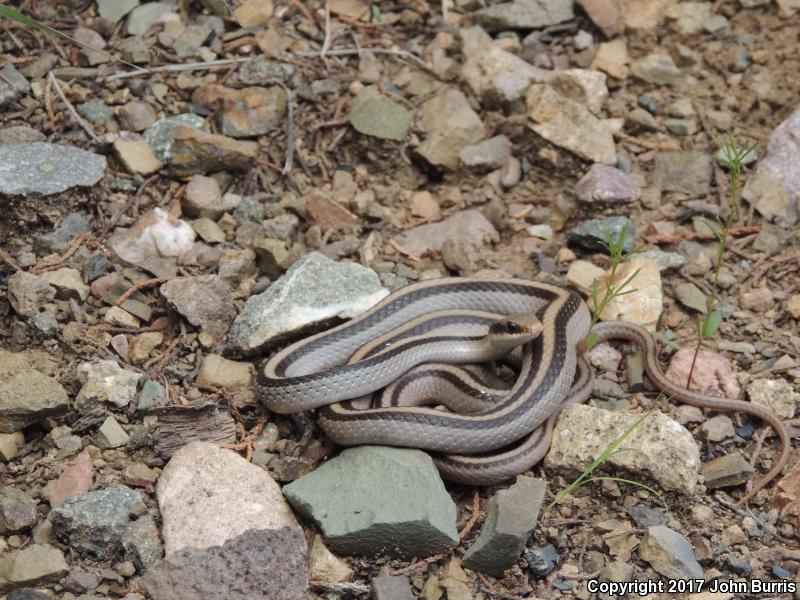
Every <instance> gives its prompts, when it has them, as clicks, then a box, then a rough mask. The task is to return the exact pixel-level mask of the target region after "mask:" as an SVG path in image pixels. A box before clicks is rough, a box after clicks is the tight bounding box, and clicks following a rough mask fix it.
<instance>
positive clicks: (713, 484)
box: [702, 452, 753, 490]
mask: <svg viewBox="0 0 800 600" xmlns="http://www.w3.org/2000/svg"><path fill="white" fill-rule="evenodd" d="M702 473H703V478H704V479H705V483H706V487H707V488H708V489H711V490H714V489H718V488H723V487H733V486H736V485H740V484H742V483H745V482H746V481H747V480H748V479H750V478H752V476H753V467H752V466H751V465H750V463H748V462H747V461H746V460H745V459H744V457H743V456H742V455H741V454H740V453H739V452H734V453H732V454H726V455H725V456H720V457H719V458H715V459H714V460H711V461H709V462H707V463H705V464H704V465H703V471H702Z"/></svg>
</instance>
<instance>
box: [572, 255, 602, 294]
mask: <svg viewBox="0 0 800 600" xmlns="http://www.w3.org/2000/svg"><path fill="white" fill-rule="evenodd" d="M605 273H606V272H605V271H603V269H601V268H600V267H597V266H595V265H593V264H592V263H590V262H589V261H586V260H576V261H574V262H572V263H571V264H570V265H569V269H568V270H567V275H566V278H567V281H568V282H569V283H571V284H572V285H574V286H575V287H576V288H578V289H579V290H580V291H581V292H583V293H584V294H587V295H590V294H591V293H592V284H593V282H594V281H595V280H598V285H599V283H600V279H601V278H603V277H605Z"/></svg>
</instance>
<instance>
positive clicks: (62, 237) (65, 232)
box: [33, 213, 92, 275]
mask: <svg viewBox="0 0 800 600" xmlns="http://www.w3.org/2000/svg"><path fill="white" fill-rule="evenodd" d="M91 230H92V227H91V225H90V224H89V221H88V220H87V219H86V217H85V216H84V215H82V214H81V213H69V214H68V215H67V216H66V217H65V218H64V220H63V221H61V222H60V223H59V224H58V225H57V226H56V227H55V229H53V231H51V232H50V233H47V234H45V235H40V236H39V237H37V238H36V239H35V240H34V242H33V248H34V250H36V251H37V252H39V253H41V254H47V253H50V252H59V253H60V252H63V251H64V250H66V249H67V246H68V245H69V243H70V242H71V241H72V240H73V239H74V238H75V236H77V235H78V234H79V233H82V232H84V231H86V232H89V231H91ZM46 274H47V273H44V275H46Z"/></svg>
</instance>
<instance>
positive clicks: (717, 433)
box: [700, 415, 736, 442]
mask: <svg viewBox="0 0 800 600" xmlns="http://www.w3.org/2000/svg"><path fill="white" fill-rule="evenodd" d="M700 433H702V434H703V437H705V438H706V439H707V440H708V441H709V442H721V441H722V440H726V439H728V438H732V437H733V436H734V435H736V432H735V431H734V430H733V421H731V418H730V417H728V416H727V415H717V416H716V417H711V418H710V419H709V420H708V421H706V422H705V423H703V424H702V425H701V426H700Z"/></svg>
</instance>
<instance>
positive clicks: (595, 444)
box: [545, 405, 700, 495]
mask: <svg viewBox="0 0 800 600" xmlns="http://www.w3.org/2000/svg"><path fill="white" fill-rule="evenodd" d="M640 417H641V415H628V414H620V413H616V412H611V411H607V410H603V409H599V408H593V407H590V406H585V405H577V406H570V407H567V408H566V409H565V410H564V411H563V412H562V413H561V415H560V416H559V418H558V422H557V423H556V427H555V430H554V432H553V442H552V445H551V446H550V451H549V452H548V453H547V456H546V457H545V464H546V466H547V467H548V468H551V469H555V470H558V471H560V472H563V473H567V474H569V475H572V474H574V473H580V471H581V470H583V469H584V468H585V467H587V466H589V465H590V464H591V463H592V461H593V460H594V459H595V457H596V456H597V455H598V454H599V453H600V452H602V451H603V450H604V449H605V448H608V447H609V446H610V445H611V444H612V443H613V441H614V440H615V439H616V438H617V437H619V436H620V435H621V434H622V432H624V431H626V430H627V429H628V428H629V427H630V426H631V425H633V423H635V422H636V421H637V420H638V419H639V418H640ZM625 447H626V448H632V449H634V451H631V452H619V453H617V454H612V455H611V456H610V457H609V458H608V460H607V461H606V463H605V465H608V466H613V467H617V468H619V469H623V470H624V471H626V472H628V473H631V474H632V475H634V476H635V479H637V481H638V480H641V479H642V478H646V479H650V480H652V481H655V482H657V483H658V485H659V486H660V487H661V488H663V489H666V490H675V491H678V492H680V493H682V494H686V495H691V494H693V493H694V490H695V488H696V486H697V472H698V470H699V467H700V455H699V452H698V449H697V445H696V444H695V442H694V439H693V438H692V435H691V434H690V433H689V432H688V431H687V430H686V429H685V428H684V427H682V426H681V425H679V424H678V423H677V422H676V421H673V420H672V419H670V418H668V417H667V416H665V415H663V414H662V413H660V412H655V413H653V414H651V415H650V416H648V417H647V418H646V419H645V420H644V421H643V422H642V423H641V424H640V425H639V426H638V427H637V428H636V429H635V430H634V431H633V432H632V433H631V434H630V435H629V436H628V437H627V438H626V439H625Z"/></svg>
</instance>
